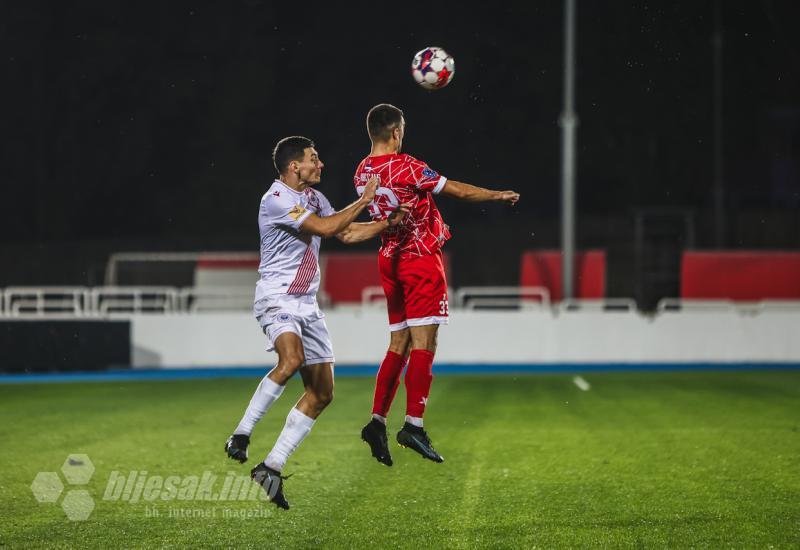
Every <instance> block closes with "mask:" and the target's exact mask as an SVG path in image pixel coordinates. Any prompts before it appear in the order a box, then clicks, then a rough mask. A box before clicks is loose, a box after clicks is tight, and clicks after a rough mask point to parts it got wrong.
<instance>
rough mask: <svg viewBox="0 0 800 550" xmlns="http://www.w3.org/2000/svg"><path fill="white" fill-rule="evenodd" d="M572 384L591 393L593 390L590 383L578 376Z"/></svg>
mask: <svg viewBox="0 0 800 550" xmlns="http://www.w3.org/2000/svg"><path fill="white" fill-rule="evenodd" d="M572 382H573V383H574V384H575V385H576V386H578V389H579V390H583V391H589V390H590V389H592V386H591V385H589V382H587V381H586V380H584V379H583V376H576V377H575V378H573V379H572Z"/></svg>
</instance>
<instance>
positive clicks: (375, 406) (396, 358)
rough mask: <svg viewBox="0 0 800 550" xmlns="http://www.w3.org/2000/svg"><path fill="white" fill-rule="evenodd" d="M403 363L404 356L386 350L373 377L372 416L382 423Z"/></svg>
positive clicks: (395, 390) (392, 397)
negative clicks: (375, 375) (376, 374)
mask: <svg viewBox="0 0 800 550" xmlns="http://www.w3.org/2000/svg"><path fill="white" fill-rule="evenodd" d="M405 364H406V359H405V357H403V356H402V355H400V354H397V353H395V352H393V351H387V352H386V357H384V358H383V362H382V363H381V366H380V368H379V369H378V376H377V377H376V379H375V395H374V397H373V399H372V416H373V418H378V420H380V421H381V422H383V423H384V424H385V423H386V415H387V414H389V408H390V407H391V406H392V401H393V400H394V396H395V394H396V393H397V388H398V386H399V385H400V375H401V374H402V372H403V367H404V366H405Z"/></svg>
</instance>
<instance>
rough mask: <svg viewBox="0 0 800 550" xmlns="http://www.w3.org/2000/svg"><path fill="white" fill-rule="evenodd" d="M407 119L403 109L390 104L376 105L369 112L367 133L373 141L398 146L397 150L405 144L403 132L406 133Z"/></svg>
mask: <svg viewBox="0 0 800 550" xmlns="http://www.w3.org/2000/svg"><path fill="white" fill-rule="evenodd" d="M405 127H406V121H405V119H404V118H403V111H401V110H400V109H398V108H397V107H395V106H394V105H389V104H388V103H381V104H380V105H375V106H374V107H373V108H372V109H370V110H369V113H367V133H369V139H371V140H372V143H386V144H389V145H393V146H396V148H397V151H398V152H399V151H400V148H401V147H402V146H403V134H404V133H405Z"/></svg>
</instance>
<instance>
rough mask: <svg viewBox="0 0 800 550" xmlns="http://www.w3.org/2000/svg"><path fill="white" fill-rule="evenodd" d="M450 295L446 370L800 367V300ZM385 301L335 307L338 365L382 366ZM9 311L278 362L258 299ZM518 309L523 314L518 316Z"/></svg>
mask: <svg viewBox="0 0 800 550" xmlns="http://www.w3.org/2000/svg"><path fill="white" fill-rule="evenodd" d="M514 293H516V294H514ZM452 295H453V296H456V299H455V300H453V307H452V308H451V310H450V313H451V315H450V325H449V326H447V327H442V329H441V330H440V332H439V348H438V351H437V360H438V361H440V362H442V363H462V364H478V363H482V364H536V363H570V362H574V363H648V362H652V363H684V362H686V363H697V362H700V363H703V362H709V363H736V362H776V363H787V362H789V363H798V362H800V302H788V301H787V302H778V301H765V302H759V303H747V304H741V303H733V302H707V301H704V302H700V301H687V300H684V301H680V300H678V301H675V300H672V301H662V303H661V304H659V307H658V308H657V311H656V312H655V313H652V314H647V313H641V312H639V311H637V310H636V307H635V303H634V302H633V301H632V300H630V299H605V300H588V301H586V300H584V301H570V302H562V303H557V304H551V303H550V302H549V296H548V295H547V294H546V293H538V294H537V291H533V290H530V289H528V290H523V289H519V288H517V289H515V290H513V291H512V290H510V289H503V288H502V287H501V288H500V289H497V288H495V289H492V290H491V292H487V293H482V292H480V291H478V292H476V290H475V289H458V290H455V291H454V292H453V293H452ZM376 297H377V296H376V291H373V292H372V293H371V294H369V295H368V294H367V293H365V296H364V303H363V304H362V305H360V306H359V305H356V306H347V307H336V308H329V309H326V310H325V311H326V322H327V324H328V327H329V329H330V331H331V335H332V338H333V344H334V350H335V352H336V357H337V362H338V363H340V364H369V365H372V364H375V363H376V362H378V361H379V360H380V358H381V357H383V354H384V353H385V350H386V345H387V343H388V337H389V333H388V325H387V318H386V312H385V310H384V308H383V307H381V306H382V304H381V301H379V300H376V299H375V298H376ZM487 297H488V298H487ZM531 297H533V299H531ZM484 298H485V299H486V300H484V301H483V302H482V305H481V307H480V308H476V307H474V303H475V300H476V299H477V300H478V301H479V302H480V301H481V300H483V299H484ZM495 300H500V302H499V303H498V302H495ZM515 300H516V301H515ZM0 304H1V305H2V309H1V310H0V311H2V316H3V317H4V318H6V319H9V320H12V319H24V318H30V319H48V318H58V319H63V318H67V317H68V318H77V319H81V318H93V319H98V318H100V319H102V318H108V319H119V318H125V319H130V322H131V341H132V347H133V353H132V356H133V365H134V366H135V367H196V366H247V365H268V364H270V363H272V362H274V361H275V360H276V356H275V355H274V354H272V353H267V352H266V351H265V348H266V338H265V337H264V335H263V334H262V333H261V330H260V328H259V326H258V324H257V323H256V321H255V320H254V319H253V316H252V313H251V308H252V293H251V292H247V293H245V292H244V291H241V290H237V291H235V292H234V291H232V290H231V291H226V290H223V289H209V288H202V289H198V288H183V289H178V288H173V287H97V288H91V289H89V288H84V287H41V288H21V287H15V288H7V289H5V290H3V291H0ZM515 304H516V305H517V306H519V307H517V309H514V310H509V306H513V305H515ZM532 304H533V305H532ZM487 307H494V308H496V309H486V308H487Z"/></svg>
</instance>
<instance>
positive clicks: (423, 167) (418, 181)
mask: <svg viewBox="0 0 800 550" xmlns="http://www.w3.org/2000/svg"><path fill="white" fill-rule="evenodd" d="M408 162H409V167H410V172H411V184H412V185H413V187H414V188H415V189H417V191H420V192H422V193H433V194H434V195H437V194H439V192H440V191H441V190H442V189H443V188H444V184H445V183H446V182H447V178H446V177H444V176H442V175H439V174H438V173H437V172H436V171H435V170H432V169H431V167H430V166H428V165H427V164H426V163H425V162H422V161H421V160H417V159H415V158H414V157H411V156H409V157H408Z"/></svg>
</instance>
